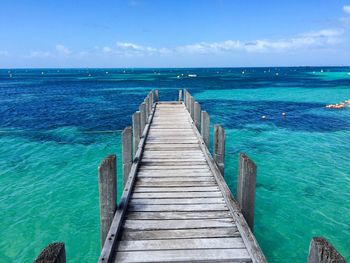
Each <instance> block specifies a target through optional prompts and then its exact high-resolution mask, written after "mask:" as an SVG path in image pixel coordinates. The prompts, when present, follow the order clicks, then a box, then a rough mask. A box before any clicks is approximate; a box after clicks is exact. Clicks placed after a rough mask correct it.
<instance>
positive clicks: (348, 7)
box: [343, 5, 350, 14]
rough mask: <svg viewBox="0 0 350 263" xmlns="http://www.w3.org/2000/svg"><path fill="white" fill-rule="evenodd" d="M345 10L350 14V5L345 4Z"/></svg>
mask: <svg viewBox="0 0 350 263" xmlns="http://www.w3.org/2000/svg"><path fill="white" fill-rule="evenodd" d="M343 10H344V12H345V13H347V14H350V5H344V6H343Z"/></svg>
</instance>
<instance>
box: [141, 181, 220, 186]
mask: <svg viewBox="0 0 350 263" xmlns="http://www.w3.org/2000/svg"><path fill="white" fill-rule="evenodd" d="M135 186H136V187H195V186H216V182H214V181H183V182H181V181H171V182H164V181H160V182H140V181H138V182H137V183H136V185H135Z"/></svg>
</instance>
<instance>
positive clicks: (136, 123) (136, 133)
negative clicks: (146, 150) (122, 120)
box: [132, 111, 141, 156]
mask: <svg viewBox="0 0 350 263" xmlns="http://www.w3.org/2000/svg"><path fill="white" fill-rule="evenodd" d="M140 115H141V114H140V112H139V111H136V112H135V113H134V114H133V115H132V134H133V156H135V154H136V152H137V148H138V146H139V142H140V139H141V116H140Z"/></svg>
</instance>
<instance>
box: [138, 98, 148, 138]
mask: <svg viewBox="0 0 350 263" xmlns="http://www.w3.org/2000/svg"><path fill="white" fill-rule="evenodd" d="M139 111H140V129H141V134H140V137H141V136H142V133H143V130H144V129H145V126H146V122H147V118H146V103H144V102H142V103H141V104H140V107H139Z"/></svg>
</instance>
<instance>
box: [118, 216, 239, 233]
mask: <svg viewBox="0 0 350 263" xmlns="http://www.w3.org/2000/svg"><path fill="white" fill-rule="evenodd" d="M232 224H233V219H230V218H222V219H184V220H171V219H169V220H133V219H128V220H126V221H125V222H124V228H125V229H129V230H162V229H188V231H190V230H189V229H193V228H194V229H198V228H210V227H211V228H215V227H232Z"/></svg>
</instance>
